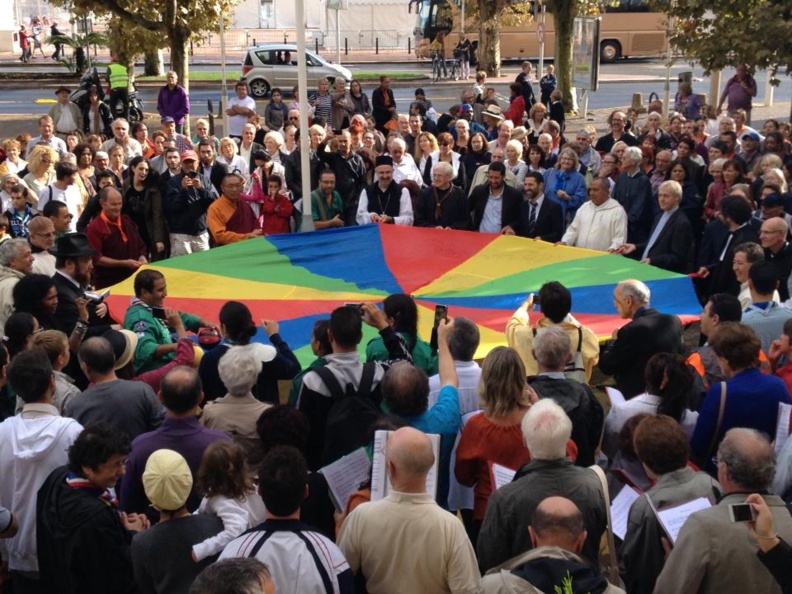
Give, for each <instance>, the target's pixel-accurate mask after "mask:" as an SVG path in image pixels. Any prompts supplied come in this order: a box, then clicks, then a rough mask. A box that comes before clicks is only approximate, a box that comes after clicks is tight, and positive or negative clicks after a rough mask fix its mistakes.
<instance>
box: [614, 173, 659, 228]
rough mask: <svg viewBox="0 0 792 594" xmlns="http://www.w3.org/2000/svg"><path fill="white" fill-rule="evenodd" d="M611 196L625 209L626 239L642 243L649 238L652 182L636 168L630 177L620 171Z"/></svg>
mask: <svg viewBox="0 0 792 594" xmlns="http://www.w3.org/2000/svg"><path fill="white" fill-rule="evenodd" d="M613 198H614V200H616V202H618V203H619V204H621V205H622V206H623V207H624V210H625V211H627V241H629V242H630V243H635V244H638V243H643V242H645V241H646V240H647V239H649V226H650V224H651V222H652V184H651V183H650V182H649V178H648V177H647V176H646V174H645V173H644V172H643V171H641V170H638V172H637V173H636V174H635V175H633V176H632V177H631V176H629V175H628V174H626V173H622V174H621V175H620V176H619V177H618V179H617V180H616V185H615V186H614V187H613Z"/></svg>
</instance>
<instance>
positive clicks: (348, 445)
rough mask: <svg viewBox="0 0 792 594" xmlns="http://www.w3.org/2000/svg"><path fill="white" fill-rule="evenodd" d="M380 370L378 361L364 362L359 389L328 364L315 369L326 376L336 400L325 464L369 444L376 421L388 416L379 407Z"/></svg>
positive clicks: (329, 422)
mask: <svg viewBox="0 0 792 594" xmlns="http://www.w3.org/2000/svg"><path fill="white" fill-rule="evenodd" d="M376 370H377V363H376V362H374V361H370V362H369V363H365V364H364V365H363V374H362V375H361V377H360V384H359V385H358V388H357V390H355V388H354V387H353V386H352V384H351V383H349V384H347V385H346V387H345V388H342V387H341V383H340V382H339V381H338V378H337V377H336V376H335V375H334V374H333V372H332V371H330V370H329V369H328V368H327V367H317V368H316V369H314V370H313V371H314V373H316V374H317V375H318V376H319V377H320V378H322V381H323V382H324V384H325V386H327V388H328V390H330V397H331V398H332V400H333V404H332V405H331V406H330V410H329V411H328V413H327V419H326V424H325V440H324V446H323V449H322V459H321V463H322V466H324V465H326V464H330V463H331V462H335V461H336V460H338V459H339V458H341V457H342V456H345V455H346V454H349V453H351V452H353V451H355V450H356V449H358V448H359V447H363V446H365V445H368V442H369V430H370V429H371V425H372V423H374V422H375V421H377V420H378V419H380V418H381V417H383V416H384V415H383V414H382V411H380V408H379V402H380V390H379V386H376V387H373V385H374V373H375V372H376Z"/></svg>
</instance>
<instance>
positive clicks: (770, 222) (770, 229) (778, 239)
mask: <svg viewBox="0 0 792 594" xmlns="http://www.w3.org/2000/svg"><path fill="white" fill-rule="evenodd" d="M33 220H35V219H33ZM788 231H789V228H788V227H787V223H786V221H785V220H784V219H782V218H780V217H771V218H769V219H767V220H766V221H765V222H764V223H762V229H761V231H760V232H759V240H760V241H761V242H762V247H763V248H766V249H769V250H771V251H772V252H773V253H777V252H778V251H780V250H781V248H783V247H784V244H786V238H787V232H788Z"/></svg>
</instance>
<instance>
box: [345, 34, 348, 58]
mask: <svg viewBox="0 0 792 594" xmlns="http://www.w3.org/2000/svg"><path fill="white" fill-rule="evenodd" d="M344 55H345V56H348V55H349V37H344Z"/></svg>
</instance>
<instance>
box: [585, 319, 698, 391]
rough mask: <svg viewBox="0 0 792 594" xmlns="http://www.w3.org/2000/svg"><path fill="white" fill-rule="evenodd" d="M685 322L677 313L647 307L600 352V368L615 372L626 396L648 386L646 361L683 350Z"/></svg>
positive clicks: (603, 371)
mask: <svg viewBox="0 0 792 594" xmlns="http://www.w3.org/2000/svg"><path fill="white" fill-rule="evenodd" d="M682 350H683V345H682V322H680V321H679V318H678V317H677V316H673V315H669V314H663V313H660V312H658V311H657V310H656V309H654V308H651V307H647V308H645V309H642V310H639V311H638V312H636V314H635V315H634V316H633V319H632V321H631V322H629V323H628V324H626V325H625V326H623V327H622V328H621V329H620V330H619V333H618V335H617V337H616V340H614V341H609V344H608V345H607V346H606V347H605V348H604V349H603V350H602V351H601V352H600V359H599V368H600V370H601V371H602V373H604V374H606V375H612V376H613V378H614V379H615V380H616V387H617V388H618V389H619V390H620V391H621V392H622V394H624V397H625V398H632V397H633V396H636V395H637V394H640V393H642V392H643V391H644V390H646V380H645V378H644V372H645V369H646V362H647V361H649V359H650V358H651V356H652V355H655V354H657V353H682Z"/></svg>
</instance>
